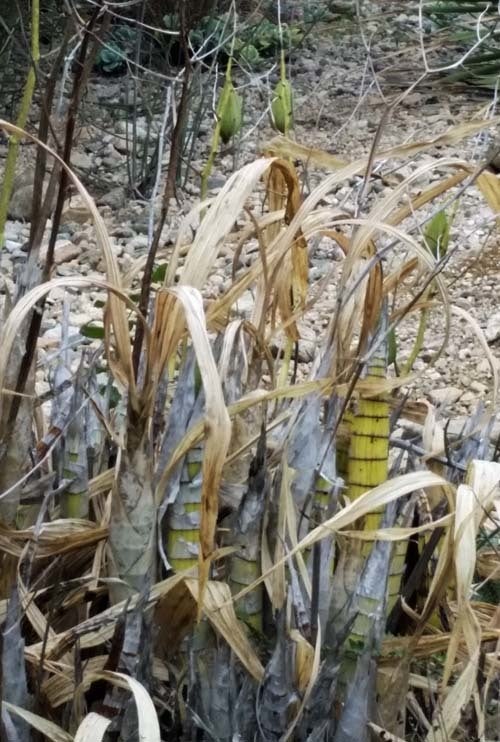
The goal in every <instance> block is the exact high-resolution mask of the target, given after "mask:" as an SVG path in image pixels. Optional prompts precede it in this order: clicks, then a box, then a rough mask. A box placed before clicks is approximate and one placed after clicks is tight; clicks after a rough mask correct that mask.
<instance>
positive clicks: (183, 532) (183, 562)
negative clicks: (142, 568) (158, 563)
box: [167, 446, 203, 572]
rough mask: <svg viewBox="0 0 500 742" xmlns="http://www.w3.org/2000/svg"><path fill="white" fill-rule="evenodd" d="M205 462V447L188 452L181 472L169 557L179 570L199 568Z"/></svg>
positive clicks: (168, 542)
mask: <svg viewBox="0 0 500 742" xmlns="http://www.w3.org/2000/svg"><path fill="white" fill-rule="evenodd" d="M202 461H203V447H202V446H197V447H195V448H193V449H191V450H190V451H189V452H188V454H187V456H186V461H185V463H184V467H183V471H182V475H181V481H180V488H179V494H178V495H177V499H176V501H175V503H174V504H173V506H172V510H171V513H170V519H169V528H168V534H167V557H168V560H169V562H170V565H171V567H172V569H174V570H175V571H176V572H180V571H182V570H185V569H193V568H195V569H197V567H198V552H199V548H200V520H201V466H202Z"/></svg>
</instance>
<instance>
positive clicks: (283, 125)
mask: <svg viewBox="0 0 500 742" xmlns="http://www.w3.org/2000/svg"><path fill="white" fill-rule="evenodd" d="M271 114H272V119H273V125H274V127H275V128H276V129H277V130H278V131H280V132H281V133H282V134H287V133H288V132H289V131H290V129H291V128H292V127H293V90H292V86H291V84H290V82H289V80H287V79H286V78H283V77H282V78H281V80H280V81H279V82H278V84H277V85H276V88H275V90H274V95H273V100H272V103H271Z"/></svg>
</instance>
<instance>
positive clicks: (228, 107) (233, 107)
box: [218, 80, 243, 144]
mask: <svg viewBox="0 0 500 742" xmlns="http://www.w3.org/2000/svg"><path fill="white" fill-rule="evenodd" d="M218 117H219V123H220V137H221V139H222V141H223V142H224V144H227V142H229V140H230V139H231V137H234V136H235V135H236V134H237V133H238V132H239V130H240V129H241V125H242V123H243V99H242V97H241V95H239V94H238V93H237V92H236V90H235V89H234V85H233V83H232V82H231V81H230V80H229V84H228V83H227V80H226V85H224V90H223V91H222V96H221V100H220V105H219V111H218Z"/></svg>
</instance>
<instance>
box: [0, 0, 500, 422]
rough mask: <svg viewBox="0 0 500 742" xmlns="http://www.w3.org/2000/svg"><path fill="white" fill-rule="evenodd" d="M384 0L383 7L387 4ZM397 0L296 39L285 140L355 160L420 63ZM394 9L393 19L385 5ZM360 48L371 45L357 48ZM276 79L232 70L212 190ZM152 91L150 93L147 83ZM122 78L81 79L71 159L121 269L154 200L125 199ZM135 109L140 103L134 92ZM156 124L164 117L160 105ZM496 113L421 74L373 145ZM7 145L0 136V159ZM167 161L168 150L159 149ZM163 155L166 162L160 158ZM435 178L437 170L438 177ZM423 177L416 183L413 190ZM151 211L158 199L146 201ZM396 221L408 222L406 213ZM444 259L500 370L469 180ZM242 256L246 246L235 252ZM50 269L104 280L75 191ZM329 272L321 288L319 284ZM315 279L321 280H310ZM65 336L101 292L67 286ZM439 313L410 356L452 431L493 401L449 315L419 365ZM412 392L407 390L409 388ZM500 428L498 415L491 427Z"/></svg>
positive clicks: (488, 222)
mask: <svg viewBox="0 0 500 742" xmlns="http://www.w3.org/2000/svg"><path fill="white" fill-rule="evenodd" d="M392 7H393V10H391V8H392ZM398 7H399V8H400V7H401V4H393V3H389V2H387V0H386V1H385V2H384V0H380V2H372V3H365V4H364V8H365V9H364V13H365V16H366V17H365V19H364V24H363V31H364V38H362V36H361V34H360V33H359V29H358V28H357V26H356V25H355V24H354V23H352V22H349V21H346V20H341V21H340V20H338V21H334V22H330V23H327V24H324V25H323V26H320V27H318V28H316V29H315V30H314V32H313V34H312V35H311V36H310V37H309V39H308V40H307V43H306V47H305V48H304V49H302V50H301V51H300V52H298V53H294V54H293V55H292V64H291V76H292V80H293V85H294V89H295V95H296V99H295V104H296V105H295V107H296V110H295V117H296V126H295V136H296V138H297V140H298V141H299V142H302V143H305V144H307V145H312V146H314V147H315V148H318V149H324V150H327V151H329V152H331V153H334V154H336V155H338V156H339V157H341V158H343V159H345V160H353V159H356V158H359V157H361V156H363V155H366V154H367V153H368V151H369V149H370V146H371V143H372V141H373V137H374V135H375V133H376V130H377V127H378V124H379V122H380V119H381V117H382V114H383V112H384V109H385V107H386V104H387V101H388V100H392V99H393V97H394V95H396V94H398V93H399V92H401V91H402V90H403V89H405V88H406V87H407V86H408V85H409V84H411V83H412V82H413V81H414V80H415V79H416V78H417V77H418V76H419V74H420V72H421V69H422V61H421V58H420V55H419V49H418V43H417V42H418V33H417V31H418V29H417V19H416V18H415V17H413V16H412V15H409V14H407V13H404V12H403V13H402V12H400V11H399V10H398ZM391 13H392V14H391ZM368 47H369V53H368V51H367V48H368ZM276 79H277V76H276V69H274V70H273V71H272V72H271V74H270V75H269V77H266V76H262V75H260V74H258V73H257V72H256V73H251V74H246V73H245V74H244V73H242V72H240V73H238V74H237V79H236V82H237V83H238V85H240V86H242V87H244V88H245V100H246V102H245V111H246V114H245V115H246V123H245V128H244V132H243V136H242V141H241V145H240V147H239V150H238V151H237V152H236V153H235V152H233V151H232V150H231V149H230V148H227V150H226V151H225V152H223V153H222V155H221V156H219V157H218V158H217V160H216V166H215V169H214V172H213V175H212V177H211V180H210V187H211V195H214V194H215V193H217V191H218V190H219V189H220V188H221V186H222V185H223V183H224V182H225V179H226V178H227V176H228V174H229V173H230V172H231V171H232V169H233V167H234V166H235V163H236V164H243V163H245V162H247V161H249V160H250V159H251V158H252V157H253V156H255V155H256V154H257V153H258V152H259V151H261V150H262V148H263V147H264V145H265V143H266V142H267V141H268V140H269V139H270V138H271V137H272V136H273V132H272V130H271V127H270V125H269V122H268V117H267V116H266V115H265V114H264V115H263V112H264V111H265V107H266V102H267V101H268V100H269V90H270V89H271V88H272V86H273V85H274V81H275V80H276ZM148 90H149V92H150V88H148ZM129 100H130V83H129V81H128V80H126V79H124V78H114V79H110V78H107V79H104V78H100V77H99V76H94V77H93V78H92V79H91V80H90V82H89V86H88V91H87V94H86V97H85V101H84V106H83V108H82V115H81V122H80V129H79V137H78V144H77V147H76V149H75V152H74V154H73V159H72V164H73V167H74V168H75V170H76V172H77V173H78V174H79V175H80V176H81V178H82V180H83V181H84V182H85V183H86V185H87V186H88V188H89V190H90V192H91V193H92V194H93V195H95V197H96V201H97V204H98V205H99V208H100V210H101V213H102V214H103V216H104V218H105V221H106V224H107V226H108V229H109V232H110V235H111V237H112V240H113V244H114V249H115V251H116V254H117V256H118V257H119V260H120V264H121V266H122V269H123V271H124V272H125V273H127V272H129V271H132V270H133V269H134V268H135V267H136V266H137V265H138V264H139V263H138V261H140V260H141V258H144V256H145V254H146V251H147V246H148V240H149V237H148V228H149V223H150V210H151V205H150V204H149V203H148V202H147V201H144V200H140V199H133V198H130V196H129V195H128V193H127V189H126V183H127V177H128V168H130V166H131V160H132V155H133V152H132V123H131V119H129V118H128V116H127V111H128V110H129V107H128V101H129ZM143 104H144V107H146V106H147V105H150V104H151V101H150V100H149V101H148V100H146V99H145V97H144V99H143ZM157 108H158V109H159V110H158V112H157V113H156V114H155V116H154V118H153V125H154V126H156V127H157V128H158V127H160V126H161V120H162V116H163V113H162V111H161V106H159V107H158V106H157ZM493 114H494V106H493V104H492V102H491V99H490V98H488V96H487V95H485V94H484V92H480V91H476V90H474V89H473V88H468V89H465V88H462V89H457V88H456V87H455V88H450V87H448V86H446V85H444V84H443V82H442V80H441V79H440V78H439V77H438V76H435V75H434V76H433V75H431V76H430V77H429V78H428V79H427V80H426V81H424V83H423V84H422V85H420V86H419V87H417V88H416V89H415V90H414V91H413V92H411V93H410V94H409V95H408V96H407V97H406V98H405V100H404V101H403V102H402V103H401V104H400V105H399V106H398V107H397V108H396V109H395V110H394V112H393V114H392V116H391V117H390V119H389V120H388V122H387V123H386V125H385V126H384V129H383V133H382V138H381V141H380V144H379V147H380V148H381V149H385V148H388V147H390V146H394V145H396V144H400V143H402V142H406V141H410V140H412V141H415V140H422V139H430V138H432V137H434V136H437V135H439V134H442V133H443V132H444V131H446V130H447V129H449V128H450V127H452V126H455V125H457V124H459V123H460V122H462V121H466V120H467V121H468V120H471V119H477V118H487V117H490V116H492V115H493ZM210 131H211V124H210V121H209V120H208V119H207V118H206V117H205V120H204V121H203V123H202V125H201V127H200V129H199V131H198V133H197V136H196V138H195V139H194V142H193V150H192V157H191V162H190V168H189V170H188V171H187V177H186V182H185V183H184V188H183V189H182V191H179V202H178V203H177V202H175V203H173V204H172V206H171V210H170V216H169V220H168V223H167V225H166V227H165V229H164V232H163V235H162V248H161V253H160V255H161V257H162V258H163V259H168V254H169V251H170V250H171V245H172V243H173V241H174V240H175V237H176V233H177V229H178V226H179V223H180V220H181V218H182V217H183V215H185V214H186V213H188V212H189V209H190V207H191V206H192V205H193V203H195V202H196V200H197V198H198V195H199V172H200V171H201V168H202V166H203V163H204V162H205V159H206V156H207V153H208V149H209V144H210ZM148 136H149V134H148V130H147V126H146V119H145V117H143V118H141V117H139V118H138V120H137V122H136V124H135V137H136V141H137V143H138V146H139V147H145V146H147V144H146V140H147V138H148ZM490 143H491V142H490V139H489V138H488V136H487V135H485V134H483V135H476V136H475V137H472V138H469V139H468V140H465V141H464V142H463V143H461V144H460V145H459V146H456V147H440V148H439V149H438V148H435V149H431V150H429V151H427V152H426V153H425V154H422V155H419V156H418V157H416V158H415V159H414V160H412V161H410V162H407V163H406V164H405V165H404V166H403V167H399V163H398V166H396V163H395V162H390V161H387V162H385V163H383V164H382V166H381V167H380V168H379V169H378V173H379V174H383V175H387V176H391V177H393V178H396V179H402V178H403V177H405V176H407V175H408V174H410V173H411V172H412V171H414V170H415V169H416V168H417V167H419V166H420V165H422V164H424V163H428V162H430V160H431V159H432V158H434V159H435V158H438V157H442V156H451V157H454V158H456V159H470V160H473V161H476V162H477V161H479V160H480V159H481V158H482V157H484V155H485V152H486V149H487V148H488V147H489V146H490ZM4 155H5V145H0V167H1V164H2V162H3V157H4ZM33 156H34V148H33V146H32V145H24V146H23V147H22V158H23V159H22V162H23V166H22V168H21V170H22V172H21V175H20V176H19V178H18V181H17V183H16V190H15V194H14V198H13V201H12V208H11V218H10V219H9V222H8V225H7V245H6V250H4V251H3V254H2V256H1V273H2V277H3V279H4V281H5V284H6V286H7V287H8V288H10V289H12V282H13V276H14V274H15V273H14V272H15V267H16V264H18V263H19V262H21V261H22V260H23V259H24V256H25V252H24V250H23V246H24V244H25V242H26V240H27V238H28V235H29V223H28V219H29V213H30V211H29V210H30V198H31V185H30V177H31V176H30V173H31V172H32V171H31V170H30V166H31V164H32V162H33ZM164 160H165V158H164ZM165 162H166V160H165ZM320 177H321V173H319V172H315V171H313V170H311V171H310V172H308V173H307V178H305V184H306V185H305V188H306V189H307V188H310V187H312V186H313V185H314V184H315V183H316V182H318V179H319V178H320ZM436 177H437V176H436ZM422 185H423V183H420V182H419V183H417V184H416V186H415V187H416V188H417V189H418V188H420V187H422ZM359 187H360V182H357V181H353V182H349V183H346V184H344V185H342V186H341V187H340V188H338V189H337V191H336V192H335V193H333V194H331V196H330V197H329V199H330V201H329V202H330V203H339V204H340V203H342V204H344V205H346V206H347V207H349V206H352V205H353V203H354V199H355V198H356V195H357V193H359ZM390 188H391V186H390V185H386V184H384V181H382V180H380V179H379V180H376V181H374V185H373V188H372V192H371V194H370V196H369V200H368V205H369V204H370V203H373V202H374V201H375V200H376V199H378V198H381V197H383V196H384V195H385V193H386V192H388V191H389V190H390ZM154 208H155V210H156V211H157V210H158V208H159V199H158V200H157V203H155V205H154ZM405 226H406V227H408V228H409V227H413V228H414V226H415V225H414V222H413V223H411V220H408V221H407V223H406V224H405ZM450 251H451V253H452V254H451V258H450V261H449V263H448V266H447V268H446V270H445V273H444V278H445V282H446V284H447V286H448V290H449V294H450V298H451V302H452V303H453V304H455V305H456V306H457V307H459V308H460V309H462V310H466V311H467V312H468V313H469V314H470V316H471V317H472V318H473V319H474V320H475V321H476V322H477V324H478V326H479V327H480V328H481V329H482V330H483V331H484V334H485V337H486V340H487V342H488V344H489V348H490V349H491V352H492V353H493V355H494V357H495V359H496V360H495V363H496V365H497V368H498V366H499V365H500V361H499V359H500V306H499V305H498V301H497V293H498V285H499V280H500V261H499V260H498V258H499V251H500V247H499V241H498V229H497V227H496V224H495V221H494V220H492V216H491V210H490V209H489V207H488V206H487V205H486V203H485V202H484V200H483V198H482V196H481V195H480V193H479V191H478V190H477V189H476V188H474V187H472V188H470V189H469V190H468V191H467V192H466V193H465V195H463V197H462V198H461V199H460V205H459V209H458V212H457V214H456V218H455V221H454V223H453V228H452V240H451V246H450ZM243 259H245V255H243ZM55 262H56V267H55V275H58V276H67V277H68V278H69V277H70V276H72V275H75V274H78V275H82V274H83V275H86V276H88V277H100V276H102V270H103V263H102V257H101V254H100V252H99V250H98V249H97V247H96V243H95V239H94V236H93V231H92V227H91V225H90V223H89V221H87V217H86V214H85V211H84V210H82V208H81V204H79V202H78V199H77V198H74V197H73V198H72V199H71V200H70V201H69V203H68V204H67V207H66V210H65V216H64V223H63V225H62V227H61V230H60V235H59V240H58V243H57V245H56V258H55ZM231 265H232V255H231V254H230V252H227V253H224V254H222V255H221V256H220V257H219V259H218V261H217V265H216V269H215V271H214V274H213V275H212V276H211V279H210V282H209V285H208V286H207V291H206V295H207V298H210V297H211V296H216V295H217V294H218V293H219V292H221V291H223V290H224V288H225V286H227V285H228V282H230V280H231V277H230V276H231ZM340 265H341V263H340V261H339V253H338V249H337V248H336V247H335V246H334V244H333V243H332V242H331V241H329V240H327V239H322V240H320V241H318V242H317V244H315V245H314V249H313V250H312V252H311V280H312V281H313V283H315V284H316V283H317V285H318V286H320V285H321V286H322V290H321V293H320V295H319V298H318V301H317V302H316V304H315V306H314V307H313V308H312V309H311V311H309V313H308V314H307V316H306V318H305V322H304V338H303V341H302V343H301V361H302V369H303V371H304V372H306V371H307V368H308V366H309V364H310V362H311V360H312V357H313V355H314V351H315V346H316V341H317V338H318V336H319V335H320V334H321V332H322V331H323V328H324V327H325V326H326V324H327V323H328V321H329V319H330V317H331V314H332V309H333V307H334V302H335V287H336V280H337V278H338V274H339V270H340ZM325 276H328V277H329V278H328V279H327V281H326V286H324V285H323V283H322V280H323V279H324V278H325ZM319 282H321V283H319ZM64 294H65V292H64V291H63V290H58V291H55V292H54V293H53V294H52V296H51V300H50V306H49V309H48V311H47V314H46V316H45V319H44V325H43V334H42V338H41V341H40V349H41V357H40V370H39V373H38V377H37V378H38V381H39V392H40V393H43V392H44V391H46V390H47V379H46V369H47V360H48V359H50V357H51V354H52V353H53V351H54V349H56V348H57V346H58V343H59V339H60V334H61V321H60V317H61V305H62V299H63V297H64ZM69 294H70V296H71V306H70V322H71V327H72V330H71V333H70V334H71V336H72V337H71V338H70V339H71V341H72V342H76V343H78V341H79V330H80V328H81V327H82V325H85V323H87V322H89V321H90V320H98V319H99V318H100V316H101V311H102V310H101V308H100V307H99V306H96V304H95V303H96V301H97V300H98V299H99V292H98V291H95V292H94V291H89V292H88V293H79V294H75V293H71V291H70V292H69ZM443 327H444V326H443V313H442V312H431V313H430V316H429V330H428V332H427V333H426V339H425V343H424V347H423V350H422V353H421V355H420V357H419V359H418V361H417V363H416V366H415V368H416V370H417V371H418V372H419V373H420V374H421V378H420V379H419V380H418V382H416V384H415V386H414V393H415V395H416V396H418V397H420V398H426V399H428V400H430V401H431V402H433V403H434V404H436V405H437V406H439V407H440V409H441V411H442V412H443V415H444V416H447V415H451V416H452V417H453V418H454V423H453V424H454V425H455V427H456V428H457V429H458V427H459V426H460V425H461V421H462V420H463V418H464V416H466V415H468V414H470V413H471V411H472V410H473V409H475V407H476V405H477V403H478V402H479V401H480V400H482V401H483V402H484V403H485V404H486V405H487V406H489V407H491V406H492V405H494V404H495V405H496V400H493V398H492V371H491V366H490V363H489V361H488V359H487V356H486V352H485V349H484V347H482V346H481V343H480V341H479V340H478V338H477V335H476V334H475V333H474V331H473V330H472V329H471V326H470V325H467V324H466V323H464V321H463V320H461V319H459V318H457V317H454V318H453V321H452V327H451V336H450V339H449V342H448V344H447V347H446V350H445V352H444V353H443V354H442V355H441V357H440V358H438V359H437V361H436V362H435V363H430V361H431V360H432V358H433V355H434V354H435V352H436V350H437V349H438V348H439V346H440V344H441V341H442V339H443ZM413 338H414V328H412V327H411V325H408V328H407V330H406V336H405V328H402V330H401V333H400V336H399V341H400V345H401V353H402V355H404V353H405V352H406V353H408V352H409V349H410V348H411V345H412V343H413ZM417 390H418V391H417ZM497 427H499V429H500V424H499V426H497Z"/></svg>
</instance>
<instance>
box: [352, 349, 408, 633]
mask: <svg viewBox="0 0 500 742" xmlns="http://www.w3.org/2000/svg"><path fill="white" fill-rule="evenodd" d="M386 374H387V347H386V343H384V344H383V345H382V346H381V350H380V352H379V353H378V354H377V355H376V356H375V357H374V358H373V359H372V360H371V362H370V364H369V366H368V368H367V373H366V376H365V379H366V380H370V379H373V380H379V379H385V378H386ZM389 415H390V404H389V400H388V398H387V396H386V395H385V394H380V395H376V396H373V397H363V396H361V397H360V399H359V401H358V406H357V410H356V412H355V414H354V415H353V416H352V421H351V436H350V443H349V458H348V462H347V497H348V498H349V500H351V501H353V500H356V499H357V498H358V497H360V496H361V495H362V494H363V493H364V492H366V491H367V490H369V489H372V488H373V487H377V486H378V485H380V484H382V483H383V482H385V481H386V480H387V476H388V468H389V432H390V430H389V424H390V422H389ZM381 519H382V511H380V510H376V511H374V512H372V513H369V514H368V515H367V516H366V517H365V519H364V523H363V529H364V530H365V531H372V530H376V529H378V528H379V527H380V525H381ZM358 548H359V550H360V552H361V556H362V560H363V561H364V560H365V559H366V558H367V557H368V555H369V554H370V552H371V550H372V548H373V542H371V541H363V542H362V543H361V544H359V546H358ZM406 549H407V545H406V543H405V542H397V544H396V547H395V550H394V553H393V557H392V561H391V567H390V573H389V579H388V585H387V603H388V606H387V610H388V612H390V610H391V609H392V607H393V606H394V604H395V602H396V600H397V598H398V595H399V592H400V589H401V579H402V575H403V573H404V569H405V560H406ZM359 619H360V620H356V621H355V624H354V631H353V634H354V638H358V639H359V640H361V642H363V640H364V638H365V637H364V636H363V634H362V631H361V626H362V624H363V621H362V617H361V615H360V616H359ZM358 630H359V631H360V634H359V635H358V637H356V635H357V634H358Z"/></svg>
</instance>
